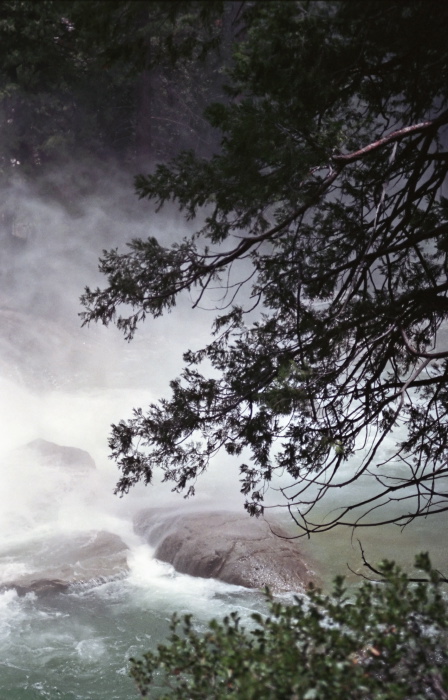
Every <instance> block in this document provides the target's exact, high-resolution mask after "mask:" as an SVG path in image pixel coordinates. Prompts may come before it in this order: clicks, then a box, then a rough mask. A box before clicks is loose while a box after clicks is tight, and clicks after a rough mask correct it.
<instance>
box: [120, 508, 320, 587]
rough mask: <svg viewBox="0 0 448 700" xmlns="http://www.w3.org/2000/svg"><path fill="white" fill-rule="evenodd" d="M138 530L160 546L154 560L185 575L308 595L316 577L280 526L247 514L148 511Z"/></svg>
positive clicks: (140, 517) (138, 520)
mask: <svg viewBox="0 0 448 700" xmlns="http://www.w3.org/2000/svg"><path fill="white" fill-rule="evenodd" d="M134 526H135V530H136V532H137V533H138V534H140V535H143V536H144V537H145V538H146V539H147V541H148V542H149V544H151V545H152V546H155V548H156V551H155V556H156V557H157V558H158V559H160V560H161V561H165V562H168V563H170V564H172V565H173V566H174V568H175V569H176V571H179V572H180V573H185V574H190V575H191V576H201V577H204V578H216V579H219V580H221V581H225V582H227V583H232V584H236V585H239V586H245V587H247V588H262V587H264V586H269V588H270V589H271V590H272V591H273V592H282V591H299V590H303V588H304V587H305V586H306V585H307V583H308V582H309V581H310V580H311V579H312V578H313V575H312V572H311V570H310V569H309V567H308V565H307V563H306V562H305V561H304V559H303V557H302V556H301V554H300V551H299V549H298V547H297V544H296V543H295V542H294V541H291V540H287V539H282V536H283V537H287V533H286V532H285V531H284V530H282V528H281V527H279V526H278V525H275V524H274V523H271V526H270V525H269V523H268V522H267V521H266V520H264V519H261V518H258V519H255V518H250V517H249V516H248V515H246V514H244V513H233V512H225V511H223V512H217V513H205V512H204V513H195V514H190V513H189V514H177V515H173V514H162V513H160V512H159V511H157V510H144V511H142V512H141V513H139V514H138V516H137V518H136V520H135V523H134ZM271 528H272V529H271ZM274 533H275V534H274ZM314 578H315V577H314Z"/></svg>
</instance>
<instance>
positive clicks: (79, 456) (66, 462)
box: [25, 438, 95, 473]
mask: <svg viewBox="0 0 448 700" xmlns="http://www.w3.org/2000/svg"><path fill="white" fill-rule="evenodd" d="M25 449H27V450H31V451H32V452H34V453H35V454H36V456H37V457H38V459H39V462H40V463H41V464H44V465H45V466H49V467H59V466H62V467H66V468H67V469H72V470H74V471H76V472H84V473H86V472H89V471H92V470H93V469H95V462H94V461H93V459H92V457H91V456H90V454H89V453H88V452H86V450H81V449H79V447H69V446H67V445H57V444H56V443H55V442H49V441H48V440H42V439H41V438H38V439H37V440H32V441H31V442H29V443H28V444H27V445H25Z"/></svg>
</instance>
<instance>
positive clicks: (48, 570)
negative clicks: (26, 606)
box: [0, 531, 128, 596]
mask: <svg viewBox="0 0 448 700" xmlns="http://www.w3.org/2000/svg"><path fill="white" fill-rule="evenodd" d="M28 546H29V551H28V552H27V551H24V549H23V545H22V546H21V548H20V549H19V550H18V552H15V551H14V550H13V549H11V550H10V551H5V552H3V555H4V557H6V559H8V561H10V562H12V563H13V562H14V560H15V558H17V559H19V558H20V560H23V558H24V557H25V559H26V561H27V568H28V570H29V573H25V574H21V575H19V576H16V577H15V578H14V580H8V581H3V582H2V583H0V590H6V589H10V588H15V589H16V591H17V592H18V594H19V595H26V594H27V593H35V594H36V595H39V596H43V595H50V594H53V593H62V592H65V591H66V590H67V589H68V588H69V587H70V586H72V585H74V584H78V585H79V584H85V585H88V586H94V585H98V584H101V583H104V582H105V581H110V580H113V579H117V578H121V577H123V576H125V575H126V574H127V572H128V563H127V554H128V547H127V545H126V544H125V543H124V542H123V541H122V540H121V538H120V537H118V535H115V534H113V533H110V532H104V531H89V532H80V533H75V534H70V535H62V534H61V535H57V536H54V537H50V538H49V537H45V538H42V539H40V540H34V541H30V542H29V545H28Z"/></svg>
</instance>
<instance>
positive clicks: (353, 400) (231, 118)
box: [83, 0, 448, 533]
mask: <svg viewBox="0 0 448 700" xmlns="http://www.w3.org/2000/svg"><path fill="white" fill-rule="evenodd" d="M239 22H240V23H241V26H242V30H241V32H240V34H239V35H238V41H237V42H236V43H235V47H234V54H233V61H232V63H231V65H229V66H227V87H226V93H225V97H224V96H223V99H222V101H221V103H219V104H218V103H215V104H211V105H210V106H209V107H208V108H207V111H206V116H207V118H208V120H209V121H210V123H211V124H212V126H213V127H215V128H216V129H218V130H220V132H221V134H222V140H221V148H220V150H219V152H218V153H217V154H216V155H214V156H213V157H211V158H208V159H203V158H199V157H197V156H195V154H194V153H193V152H191V151H184V152H181V153H180V154H179V155H178V156H177V157H176V158H174V159H173V160H171V161H170V162H169V163H168V164H161V165H159V166H158V167H157V169H156V171H155V172H154V174H151V175H147V176H143V175H141V176H138V177H137V178H136V189H137V193H138V195H139V196H140V197H143V198H148V199H151V200H154V201H155V202H156V203H157V204H159V205H160V206H162V205H163V204H164V203H165V202H170V201H172V202H174V203H175V204H177V205H178V206H179V208H180V209H181V210H183V211H184V212H185V215H186V218H187V219H188V220H193V219H195V217H196V216H197V215H200V216H201V217H202V218H201V221H202V220H203V219H204V222H203V223H201V224H200V225H199V224H198V227H197V231H196V233H194V235H192V236H190V237H188V238H184V239H183V240H182V241H179V242H177V243H175V244H174V245H173V246H171V247H170V248H166V247H163V246H162V245H161V244H160V243H159V242H158V241H157V240H155V239H154V238H149V239H148V240H133V241H132V242H131V243H130V244H129V250H128V251H127V252H124V253H119V252H118V251H117V250H112V251H105V252H104V255H103V258H102V260H101V263H100V269H101V271H102V272H103V273H104V275H105V276H106V277H107V285H106V286H105V288H104V289H96V290H90V289H87V290H86V292H85V294H84V296H83V304H84V306H85V308H86V311H85V312H84V322H85V323H89V322H91V321H101V322H103V323H104V324H106V325H107V324H108V323H110V322H114V323H116V324H117V326H118V327H119V328H120V329H122V330H123V332H124V334H125V336H126V338H128V339H131V338H132V337H133V335H134V332H135V331H136V329H137V326H138V325H139V323H140V322H142V321H143V320H144V319H145V318H146V316H148V315H152V316H154V317H157V316H159V315H161V314H163V313H164V312H166V311H168V310H169V309H170V308H172V307H173V306H174V305H175V304H176V300H177V298H178V295H179V294H181V293H182V292H184V291H185V290H189V291H190V292H192V291H193V293H194V290H195V291H196V304H199V303H200V302H201V299H203V298H204V295H207V290H209V289H211V288H212V287H213V288H216V287H217V286H221V287H222V288H223V292H224V293H225V294H226V297H225V299H226V301H225V309H224V310H221V311H217V313H218V315H217V316H216V319H215V322H214V327H213V331H214V337H213V338H212V340H211V341H210V343H209V344H208V345H207V347H205V348H204V349H202V350H200V351H198V352H190V351H189V352H186V353H185V356H184V359H185V363H186V367H185V370H184V372H183V374H182V377H181V378H180V379H176V380H174V381H173V382H172V383H171V388H172V396H171V398H169V399H163V400H162V401H161V402H160V403H158V404H154V405H151V406H150V407H149V409H147V410H143V409H140V408H139V409H137V410H135V412H134V415H133V417H132V418H131V419H129V420H127V421H121V422H120V423H119V424H118V425H115V426H113V432H112V436H111V439H110V447H111V450H112V456H113V457H114V458H115V459H116V460H117V461H118V464H119V467H120V469H121V471H122V477H121V479H120V481H119V483H118V486H117V491H118V493H120V494H122V493H125V492H127V491H128V490H129V488H130V487H131V486H132V485H133V484H135V483H136V482H138V481H143V482H144V483H149V482H150V481H151V479H152V475H153V471H154V469H157V470H159V469H161V470H163V472H164V479H165V480H167V481H172V482H173V486H174V489H176V490H179V491H183V490H185V491H186V493H187V494H191V493H193V492H194V484H195V481H196V479H197V477H198V476H199V475H200V474H201V473H202V472H203V471H204V470H205V469H206V468H207V466H208V464H209V461H210V459H211V458H212V457H213V456H214V455H216V453H217V452H218V451H220V450H225V451H226V452H227V453H228V454H229V455H233V456H234V457H235V459H238V457H239V456H240V455H241V457H240V460H241V461H242V459H243V455H242V452H243V450H245V449H248V450H249V451H250V454H251V458H250V460H246V461H245V462H244V463H242V464H241V466H240V469H241V474H242V490H243V492H244V493H245V494H247V497H248V500H247V504H246V507H247V509H248V511H249V512H250V513H252V514H258V513H260V512H262V510H263V496H264V493H265V489H266V488H267V487H268V486H269V482H270V481H271V479H272V478H273V477H274V475H276V474H286V475H287V479H289V481H286V482H285V483H286V486H285V487H284V488H283V496H284V497H285V504H286V506H287V507H288V508H289V509H290V511H291V513H292V515H293V517H294V518H295V519H296V521H297V523H298V525H299V526H300V527H301V528H303V531H304V533H307V532H310V531H322V530H325V529H328V528H331V527H334V526H335V525H337V524H346V525H350V526H352V525H356V526H362V525H364V524H367V523H371V522H372V518H373V522H375V523H382V522H397V523H400V524H405V523H407V522H409V521H411V520H412V519H414V518H415V517H417V516H424V517H425V516H427V515H429V514H432V513H438V512H441V511H443V510H447V509H448V499H447V489H446V484H447V483H448V482H447V480H446V479H447V477H448V463H447V459H448V449H447V444H448V423H447V413H448V390H447V377H448V346H447V343H446V317H447V315H448V295H447V292H448V277H447V272H448V267H447V266H448V259H447V253H448V199H446V198H445V197H444V190H443V188H444V183H446V175H447V169H448V44H447V41H446V37H447V35H448V8H447V7H446V6H445V4H443V3H440V2H431V0H413V1H409V2H406V3H403V2H389V3H383V2H377V1H371V2H369V1H365V2H362V3H361V2H358V3H353V2H324V3H321V2H255V3H242V5H241V7H240V14H239ZM445 186H446V185H445ZM445 194H446V190H445ZM240 261H243V262H242V263H241V264H240ZM203 361H207V363H209V364H211V366H212V367H213V373H212V374H211V375H210V376H209V377H207V376H205V375H203V374H202V373H201V372H200V365H201V363H202V362H203ZM398 430H399V434H398V435H397V431H398ZM388 436H392V437H393V438H396V439H397V440H398V442H397V446H396V452H395V453H394V454H393V456H392V457H390V459H388V460H387V461H386V462H384V463H383V464H382V465H381V466H377V465H378V462H379V461H381V459H380V452H381V449H382V446H383V444H384V441H385V439H386V438H387V437H388ZM369 475H370V477H369V478H374V479H375V480H376V482H377V488H376V490H375V489H374V490H369V491H365V492H364V495H361V496H359V491H358V496H357V497H355V496H353V495H350V494H353V490H351V489H349V488H348V489H347V488H346V487H349V486H350V484H353V483H354V482H358V481H359V482H360V483H361V482H362V481H363V479H364V478H365V477H368V476H369ZM344 489H345V491H344ZM332 491H336V492H337V493H338V494H342V495H343V494H344V493H346V501H345V505H344V507H342V508H340V509H339V510H337V511H334V512H333V513H332V514H331V516H330V518H327V519H326V520H324V521H322V520H320V519H319V518H318V516H317V515H315V513H316V510H315V507H316V505H317V504H319V503H320V502H321V501H322V500H323V499H325V497H326V496H329V495H330V494H331V492H332ZM391 502H393V504H394V510H393V512H392V511H391V510H390V509H388V508H386V509H384V508H383V506H387V505H388V504H390V503H391ZM372 510H373V511H374V513H373V515H372ZM368 512H370V513H371V515H370V518H369V519H365V517H364V516H365V515H366V514H367V513H368Z"/></svg>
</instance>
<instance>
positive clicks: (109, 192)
mask: <svg viewBox="0 0 448 700" xmlns="http://www.w3.org/2000/svg"><path fill="white" fill-rule="evenodd" d="M2 202H3V204H2V212H1V214H2V217H3V218H2V219H1V221H0V223H2V226H3V228H2V230H1V233H0V235H1V237H2V247H3V253H2V258H1V261H0V425H1V427H2V430H1V436H0V452H1V457H0V468H1V472H2V473H1V479H0V499H1V503H2V508H1V510H0V583H1V584H5V583H9V582H11V581H14V580H17V579H20V577H22V578H23V577H26V576H27V575H29V576H31V575H35V576H36V577H39V576H41V577H42V575H43V574H45V572H48V571H51V572H53V575H54V572H55V571H59V577H61V576H62V574H63V571H62V568H63V566H69V563H68V562H65V560H64V549H65V548H66V543H67V541H68V540H69V539H70V538H72V539H73V538H75V539H76V538H78V540H79V542H81V544H80V545H79V547H80V548H81V549H82V548H83V547H88V546H91V545H92V544H93V545H95V542H97V538H98V537H99V535H98V533H109V534H110V535H113V536H116V537H118V538H120V540H121V541H122V542H123V543H124V545H125V546H126V547H127V550H126V558H127V565H128V573H122V574H120V575H119V576H116V577H110V578H109V579H107V577H104V578H103V579H99V580H97V581H96V582H95V585H93V584H90V585H82V584H78V585H75V586H73V587H72V588H71V589H69V591H68V592H67V593H65V594H64V595H62V594H61V595H53V596H47V597H43V598H40V597H39V596H36V594H35V593H27V594H26V595H24V596H19V595H18V593H17V592H16V591H15V590H4V591H3V592H1V593H0V698H5V700H6V698H7V699H8V700H14V699H16V700H22V699H26V700H28V699H31V698H50V699H53V698H64V699H65V698H66V699H67V700H68V699H69V698H70V699H73V698H83V699H86V698H96V699H98V700H100V699H101V700H103V699H104V700H106V698H107V699H108V700H111V699H113V698H116V699H117V700H121V699H123V700H124V698H131V697H134V695H133V685H132V682H131V681H130V680H129V679H128V677H127V669H128V659H129V657H130V656H132V655H139V654H140V653H141V652H142V651H144V650H145V649H146V648H148V646H150V645H154V644H155V643H156V642H158V641H160V639H162V638H163V637H164V635H166V633H167V630H168V622H169V618H170V616H171V614H172V613H173V612H174V611H176V610H177V611H179V612H181V613H182V612H193V613H194V614H195V615H197V616H198V619H199V621H201V623H204V622H205V620H207V619H208V618H210V617H212V616H221V615H223V614H224V613H225V612H227V611H228V610H229V609H230V608H232V609H234V608H238V609H240V611H241V613H242V615H243V617H244V616H247V615H248V614H249V613H250V611H251V610H252V609H253V608H259V607H260V606H262V605H263V602H262V600H261V598H260V596H259V595H258V594H257V593H255V592H249V591H246V590H244V589H242V588H238V587H236V586H229V585H227V584H223V583H219V582H216V581H212V580H205V579H193V578H191V577H188V576H183V575H180V574H176V573H175V572H174V570H173V569H172V567H170V566H169V565H166V564H162V563H160V562H157V561H156V560H155V559H154V557H153V553H152V550H151V549H150V547H149V546H148V545H147V544H145V543H144V542H143V541H142V540H141V539H140V538H139V537H137V535H136V534H135V533H134V531H133V528H132V518H133V516H134V514H135V513H136V512H137V511H138V510H139V509H141V508H142V507H147V506H148V505H154V506H157V507H166V508H187V509H197V508H209V509H222V508H230V509H234V508H242V504H243V501H244V498H243V496H242V495H241V494H240V493H239V488H238V471H237V466H236V465H235V464H233V463H232V462H231V460H230V459H229V458H226V457H225V456H224V455H223V456H221V457H218V458H217V459H216V460H215V462H214V464H213V470H211V471H210V473H209V474H207V475H205V477H203V478H201V480H200V481H199V482H198V484H197V496H196V497H195V499H191V500H189V501H185V500H184V499H183V498H182V496H180V495H178V494H172V493H171V491H170V486H169V485H166V484H161V483H160V475H155V484H154V486H153V487H151V488H149V489H145V488H143V487H137V488H135V489H134V490H133V491H132V492H131V493H130V494H129V495H128V496H126V497H124V498H122V499H120V498H118V497H116V496H114V495H113V489H114V486H115V483H116V482H117V480H118V477H119V473H118V471H117V468H116V465H115V464H113V463H112V462H111V461H110V460H109V459H108V447H107V438H108V435H109V431H110V424H111V423H113V422H117V421H119V420H120V419H122V418H127V417H129V416H130V414H131V410H132V408H133V407H138V406H142V407H145V406H146V405H147V404H148V403H149V402H151V401H155V400H157V399H158V398H159V397H161V396H163V395H164V394H165V395H167V393H168V391H169V386H168V383H169V380H170V379H172V378H174V377H175V376H177V375H178V374H179V371H180V369H181V367H182V352H183V351H185V350H186V349H188V348H192V349H194V348H199V347H201V346H202V345H203V344H204V343H205V342H206V341H207V339H208V337H209V331H210V325H211V322H212V320H213V313H212V312H211V311H204V310H201V309H196V310H194V311H192V309H191V306H192V302H191V300H190V299H189V298H188V297H185V298H184V299H181V300H180V301H179V305H178V307H177V308H176V309H175V310H174V311H173V312H172V313H171V314H168V315H167V316H166V317H163V318H161V319H158V320H157V321H153V320H148V322H147V323H146V325H145V326H143V327H142V328H141V329H140V330H139V331H138V332H137V334H136V336H135V339H134V340H133V341H132V342H131V343H130V344H128V343H126V342H125V341H124V339H123V337H122V335H121V334H120V333H119V332H118V331H117V330H116V329H115V328H114V327H112V326H111V327H109V328H108V329H106V328H103V327H90V328H81V327H80V319H79V317H78V313H79V311H80V310H81V309H80V304H79V296H80V294H81V293H82V291H83V288H84V286H86V285H88V286H90V287H94V286H96V285H102V284H103V283H104V280H103V279H101V277H100V276H99V273H98V271H97V264H98V257H99V256H100V254H101V251H102V250H103V249H104V248H112V247H119V248H120V249H122V250H124V248H125V243H126V241H128V240H130V239H131V238H133V237H147V236H148V235H154V236H156V237H158V238H159V239H160V240H161V242H166V243H170V242H171V241H173V240H179V239H180V238H181V237H182V236H183V235H184V234H185V233H186V229H185V223H184V222H183V220H182V218H181V217H180V215H179V214H178V213H177V212H175V211H164V213H162V215H157V216H155V215H154V214H153V210H152V207H151V206H150V205H149V204H148V203H145V202H139V201H138V200H137V198H136V197H135V195H134V193H133V189H132V176H131V175H130V174H128V173H119V172H117V173H116V174H115V175H113V176H112V174H111V171H110V169H106V168H105V169H104V170H102V169H101V168H96V169H95V170H93V169H92V168H91V167H90V166H87V165H86V166H81V165H80V166H77V167H76V168H75V167H73V168H71V169H70V171H69V170H67V171H64V172H61V171H58V172H55V173H53V174H52V175H48V176H47V177H46V178H45V179H44V180H43V181H42V182H39V183H37V184H36V186H35V187H31V186H30V185H29V184H27V183H25V181H23V180H21V178H20V175H19V173H18V174H17V180H16V182H15V183H13V184H12V185H11V187H10V188H9V189H8V190H7V191H5V192H3V195H2ZM8 217H9V218H8ZM11 217H12V219H11ZM11 221H12V223H11ZM8 222H9V223H8ZM38 439H41V440H46V441H48V442H51V443H56V444H57V445H61V446H71V447H75V448H79V449H81V450H85V451H87V452H88V453H89V454H90V455H91V457H92V458H93V460H94V462H95V466H96V468H95V469H93V470H91V471H90V472H89V471H87V472H83V471H81V472H76V470H75V471H70V470H67V469H65V468H64V467H62V468H61V465H60V464H58V463H52V462H51V460H50V461H48V460H47V459H45V458H44V456H42V455H41V456H39V454H37V453H36V452H35V451H34V452H33V450H32V449H30V448H27V447H26V445H28V443H30V442H31V441H34V440H38ZM388 449H389V448H388ZM276 501H280V498H279V494H278V493H274V494H273V496H272V500H271V502H276ZM291 532H293V531H292V530H291ZM444 533H445V520H440V521H439V523H435V521H432V523H431V525H429V524H426V523H419V524H418V525H416V526H415V527H413V529H411V528H409V529H408V530H406V531H405V533H404V534H403V535H400V533H399V531H398V530H397V528H393V529H391V530H390V531H384V530H382V531H381V532H380V531H378V530H375V531H372V532H368V533H366V535H365V537H364V533H362V539H363V542H364V544H366V543H367V544H368V546H369V547H368V549H369V554H370V553H371V554H372V558H375V556H376V555H377V553H379V554H381V555H382V554H386V555H388V556H396V557H398V558H399V559H401V560H402V561H404V562H405V561H406V560H407V561H408V563H409V556H410V557H411V558H412V557H413V554H414V552H415V551H418V550H419V549H425V548H426V549H428V546H429V544H430V545H431V547H432V551H434V552H435V557H436V563H439V562H438V561H437V556H438V554H439V555H440V556H439V559H440V561H441V562H443V552H444V541H443V540H444ZM83 537H84V539H83ZM78 540H77V541H78ZM397 542H399V543H400V544H399V547H397V544H396V543H397ZM303 547H304V549H305V551H307V552H309V553H310V555H312V556H313V557H314V558H315V560H316V561H317V562H319V566H320V567H321V574H322V576H323V579H324V581H325V582H326V581H328V580H329V579H330V578H331V577H332V576H333V575H334V574H335V573H337V572H342V573H344V571H345V563H346V562H347V561H350V562H351V564H353V565H354V566H356V565H357V564H359V554H358V550H357V544H356V541H351V540H350V533H349V532H348V531H341V530H337V531H333V532H332V533H329V534H328V535H325V536H322V537H321V538H315V539H312V540H311V541H309V542H304V543H303ZM64 562H65V563H64ZM75 564H76V562H75ZM71 565H72V564H71V563H70V566H71ZM58 567H59V568H58ZM42 572H43V574H42Z"/></svg>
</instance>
